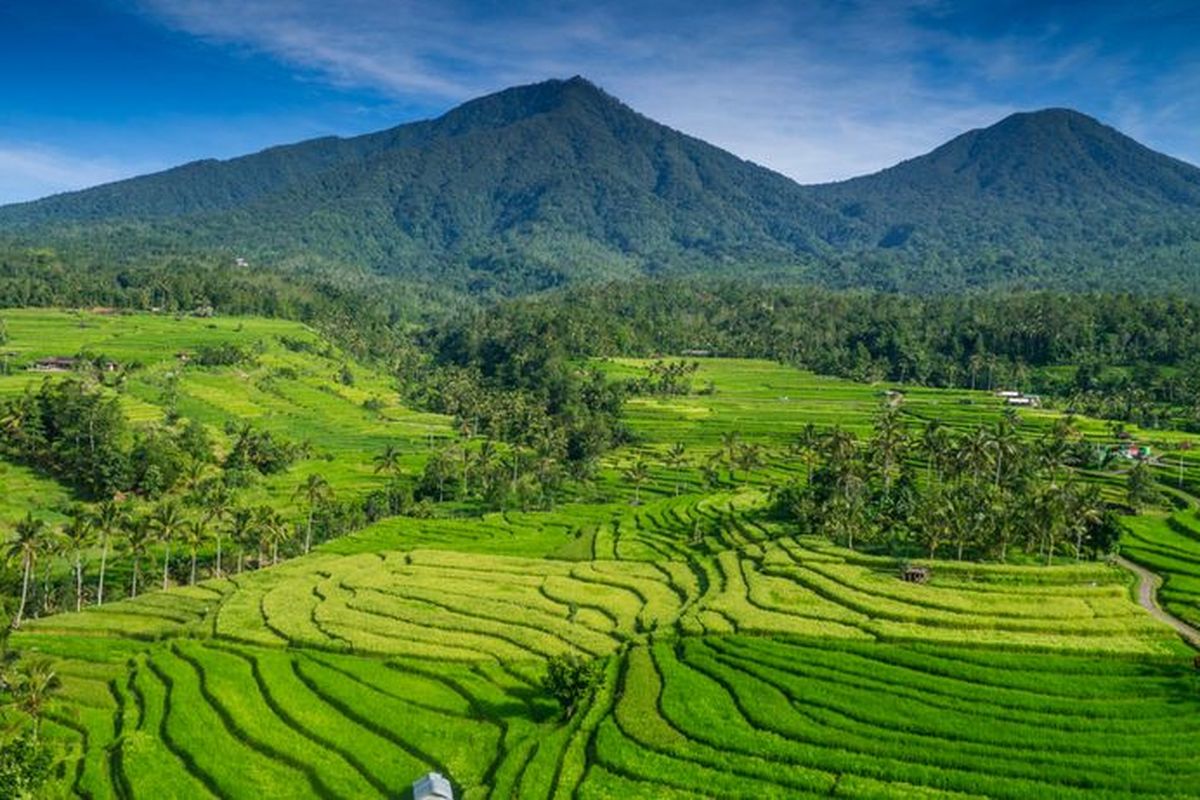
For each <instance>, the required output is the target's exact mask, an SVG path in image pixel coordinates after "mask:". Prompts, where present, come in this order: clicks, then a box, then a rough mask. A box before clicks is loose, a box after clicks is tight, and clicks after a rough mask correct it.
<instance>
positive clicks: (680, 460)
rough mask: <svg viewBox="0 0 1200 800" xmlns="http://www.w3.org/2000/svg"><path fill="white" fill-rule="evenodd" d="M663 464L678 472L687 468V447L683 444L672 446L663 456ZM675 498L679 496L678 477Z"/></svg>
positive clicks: (676, 478)
mask: <svg viewBox="0 0 1200 800" xmlns="http://www.w3.org/2000/svg"><path fill="white" fill-rule="evenodd" d="M663 464H665V465H666V467H667V468H668V469H672V470H676V471H678V470H680V469H682V468H684V467H686V466H687V464H688V457H687V446H686V445H685V444H684V443H683V442H676V443H675V444H673V445H671V447H670V448H668V450H667V452H666V453H664V454H663ZM675 496H676V497H678V496H679V476H678V475H676V477H675Z"/></svg>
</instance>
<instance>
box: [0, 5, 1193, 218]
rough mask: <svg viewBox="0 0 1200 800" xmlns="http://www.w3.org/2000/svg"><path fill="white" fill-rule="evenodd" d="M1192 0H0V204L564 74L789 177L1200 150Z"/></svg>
mask: <svg viewBox="0 0 1200 800" xmlns="http://www.w3.org/2000/svg"><path fill="white" fill-rule="evenodd" d="M1197 31H1200V4H1198V3H1195V2H1194V0H1193V2H1177V1H1175V0H1172V1H1170V2H1155V1H1154V0H1148V1H1146V2H1138V3H1132V2H1123V3H1109V2H1003V1H1002V0H996V1H995V2H953V3H952V2H942V1H941V0H912V1H911V2H884V1H883V0H860V1H859V2H758V0H745V1H744V2H710V1H708V0H692V1H691V2H674V1H673V0H670V1H668V2H655V0H640V1H638V2H608V3H605V2H597V0H592V1H591V2H573V1H572V0H567V2H557V3H546V2H525V1H524V0H510V1H509V2H500V1H498V0H475V2H466V1H464V0H440V2H426V0H0V76H3V77H0V203H2V202H13V201H19V200H26V199H31V198H35V197H40V196H43V195H46V194H50V193H53V192H59V191H65V190H69V189H75V188H82V187H84V186H89V185H93V184H96V183H101V182H104V181H109V180H115V179H118V178H121V177H127V176H130V175H135V174H139V173H144V172H148V171H152V170H155V169H161V168H165V167H168V166H172V165H175V164H178V163H182V162H185V161H190V160H194V159H197V158H206V157H217V158H226V157H230V156H234V155H238V154H242V153H246V152H252V151H255V150H258V149H262V148H264V147H267V146H270V145H273V144H280V143H284V142H290V141H296V140H299V139H305V138H310V137H313V136H323V135H328V134H340V135H352V134H356V133H363V132H367V131H372V130H378V129H381V128H385V127H389V126H391V125H396V124H400V123H402V122H406V121H411V120H414V119H421V118H425V117H429V116H433V115H436V114H439V113H441V112H443V111H445V110H446V109H448V108H450V107H452V106H454V105H456V104H457V103H459V102H461V101H463V100H466V99H469V98H470V97H473V96H476V95H479V94H483V93H486V92H489V91H494V90H497V89H501V88H503V87H505V86H510V85H513V84H518V83H528V82H532V81H537V80H542V79H545V78H549V77H569V76H571V75H574V74H582V75H584V76H586V77H588V78H590V79H592V80H593V81H595V82H596V83H598V84H600V85H601V86H603V87H604V88H605V89H607V90H608V91H609V92H610V93H612V94H614V95H616V96H618V97H620V98H622V99H623V100H625V101H626V102H628V103H629V104H630V105H632V106H633V107H634V108H636V109H638V110H639V111H642V112H643V113H646V114H647V115H649V116H651V117H654V118H655V119H658V120H660V121H662V122H665V123H667V124H669V125H672V126H673V127H676V128H679V129H681V130H683V131H685V132H687V133H691V134H693V135H696V136H699V137H701V138H704V139H706V140H708V141H711V142H713V143H714V144H717V145H719V146H721V147H725V148H727V149H729V150H731V151H733V152H735V153H737V154H738V155H741V156H743V157H745V158H749V159H751V160H753V161H756V162H758V163H761V164H764V165H766V166H769V167H772V168H773V169H776V170H779V171H780V172H783V173H785V174H787V175H790V176H792V177H793V178H796V179H797V180H800V181H802V182H818V181H826V180H835V179H840V178H846V177H851V176H853V175H856V174H861V173H864V172H870V171H874V170H877V169H881V168H883V167H885V166H889V165H891V164H893V163H895V162H897V161H899V160H902V159H904V158H909V157H912V156H915V155H918V154H920V153H922V152H925V151H927V150H929V149H931V148H933V147H935V146H936V145H938V144H940V143H941V142H943V141H945V140H946V139H948V138H950V137H952V136H954V135H956V134H958V133H961V132H962V131H964V130H966V129H969V128H972V127H980V126H983V125H988V124H991V123H992V122H995V121H996V120H998V119H1000V118H1001V117H1003V116H1004V115H1005V114H1007V113H1010V112H1012V111H1016V110H1021V109H1032V108H1041V107H1046V106H1069V107H1072V108H1077V109H1079V110H1081V111H1084V112H1087V113H1089V114H1092V115H1094V116H1097V117H1099V118H1100V119H1102V120H1103V121H1105V122H1107V123H1109V124H1112V125H1115V126H1116V127H1118V128H1120V129H1121V130H1123V131H1125V132H1126V133H1129V134H1130V135H1132V136H1134V137H1135V138H1138V139H1139V140H1141V141H1142V142H1144V143H1146V144H1148V145H1150V146H1151V147H1154V148H1156V149H1159V150H1162V151H1164V152H1167V153H1170V154H1171V155H1174V156H1177V157H1179V158H1183V159H1185V160H1188V161H1191V162H1192V163H1200V44H1198V43H1197V42H1198V41H1200V40H1198V37H1197V36H1196V32H1197Z"/></svg>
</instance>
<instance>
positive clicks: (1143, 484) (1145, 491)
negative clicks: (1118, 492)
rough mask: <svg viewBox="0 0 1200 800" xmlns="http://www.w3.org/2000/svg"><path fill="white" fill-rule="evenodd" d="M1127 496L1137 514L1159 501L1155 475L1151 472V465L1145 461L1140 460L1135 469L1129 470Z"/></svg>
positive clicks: (1126, 486)
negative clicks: (1155, 486)
mask: <svg viewBox="0 0 1200 800" xmlns="http://www.w3.org/2000/svg"><path fill="white" fill-rule="evenodd" d="M1125 497H1126V499H1127V500H1128V501H1129V507H1130V508H1132V509H1133V511H1134V513H1135V514H1136V513H1137V512H1139V511H1141V510H1142V509H1143V508H1145V507H1146V506H1149V505H1154V504H1155V503H1157V502H1158V491H1157V490H1156V489H1155V488H1154V476H1153V475H1151V474H1150V467H1149V466H1148V465H1147V464H1146V462H1145V461H1138V462H1137V464H1135V465H1134V467H1133V469H1131V470H1129V477H1127V478H1126V479H1125Z"/></svg>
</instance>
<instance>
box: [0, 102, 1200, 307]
mask: <svg viewBox="0 0 1200 800" xmlns="http://www.w3.org/2000/svg"><path fill="white" fill-rule="evenodd" d="M0 234H2V235H4V236H5V237H6V238H7V239H9V240H10V241H15V242H16V243H18V244H19V245H22V246H26V245H28V246H41V245H45V244H54V245H56V246H58V247H60V248H64V249H65V251H67V252H71V251H74V252H78V253H83V252H86V254H87V257H88V258H90V259H92V260H100V261H105V260H108V261H113V260H115V261H123V260H134V259H143V258H145V257H147V256H148V255H149V256H152V257H163V256H164V254H170V253H189V252H190V253H199V252H206V253H213V252H216V253H220V254H224V257H225V258H227V259H229V260H232V259H233V258H235V257H249V258H250V259H252V261H254V262H255V263H263V264H272V265H283V264H294V263H305V262H307V263H312V262H316V263H320V264H326V265H333V266H335V267H340V268H360V267H367V268H369V269H372V270H375V271H378V272H381V273H384V274H388V275H393V276H400V277H404V278H408V279H415V280H420V281H431V282H436V283H439V284H442V285H446V286H453V287H454V288H456V289H458V290H461V291H470V292H501V293H508V294H514V293H515V294H519V293H524V292H528V291H534V290H538V289H543V288H546V287H549V286H554V285H558V284H561V283H566V282H572V281H580V280H586V279H591V278H613V277H616V278H622V277H631V276H635V275H642V274H663V273H676V274H721V275H727V274H728V272H729V270H730V268H731V266H732V267H733V268H735V269H736V270H737V271H738V272H739V273H741V274H742V275H744V276H749V275H765V276H774V277H783V278H786V279H790V280H809V281H819V282H823V283H826V284H830V285H835V286H873V287H880V288H887V289H915V290H921V291H930V290H952V289H958V288H963V287H969V286H986V285H997V284H1001V285H1003V284H1011V283H1021V284H1022V285H1028V284H1035V285H1044V286H1055V287H1060V288H1071V289H1080V288H1110V289H1128V288H1140V289H1145V288H1184V289H1189V290H1190V289H1192V288H1194V286H1195V285H1197V281H1196V278H1197V274H1196V270H1197V269H1198V268H1197V267H1196V266H1195V265H1196V264H1197V263H1200V259H1197V258H1196V255H1197V252H1200V245H1198V243H1200V170H1198V169H1196V168H1195V167H1192V166H1190V165H1187V164H1184V163H1182V162H1179V161H1176V160H1174V159H1171V158H1168V157H1166V156H1163V155H1161V154H1158V153H1155V152H1153V151H1150V150H1148V149H1146V148H1145V147H1142V146H1141V145H1139V144H1137V143H1136V142H1134V141H1133V140H1131V139H1129V138H1128V137H1125V136H1123V135H1122V134H1120V133H1118V132H1117V131H1115V130H1113V129H1112V128H1108V127H1106V126H1104V125H1101V124H1100V123H1098V122H1097V121H1096V120H1093V119H1091V118H1089V117H1086V116H1084V115H1082V114H1078V113H1076V112H1071V111H1065V110H1049V111H1042V112H1036V113H1032V114H1018V115H1014V116H1012V117H1009V118H1007V119H1005V120H1002V121H1001V122H999V123H997V124H996V125H994V126H992V127H990V128H987V129H984V130H980V131H971V132H969V133H966V134H963V135H962V136H960V137H957V138H956V139H954V140H952V141H951V142H949V143H947V144H946V145H943V146H942V147H940V148H938V149H936V150H934V151H933V152H932V153H929V154H927V155H924V156H921V157H919V158H915V159H913V160H911V161H907V162H905V163H903V164H900V165H898V166H896V167H893V168H891V169H889V170H885V171H883V172H881V173H878V174H876V175H871V176H865V177H862V178H856V179H853V180H850V181H846V182H842V183H838V184H830V185H823V186H800V185H798V184H796V183H794V182H793V181H791V180H789V179H787V178H785V177H783V176H781V175H778V174H776V173H773V172H771V171H769V170H766V169H763V168H761V167H758V166H756V165H754V164H751V163H749V162H746V161H743V160H741V159H738V158H737V157H735V156H733V155H731V154H729V153H727V152H724V151H722V150H720V149H718V148H715V147H712V146H711V145H708V144H705V143H704V142H701V141H699V140H697V139H694V138H692V137H689V136H686V135H684V134H682V133H679V132H677V131H674V130H672V129H670V128H667V127H665V126H662V125H660V124H658V123H655V122H654V121H652V120H650V119H648V118H646V117H644V116H642V115H640V114H638V113H636V112H635V111H633V110H632V109H630V108H628V107H627V106H625V105H624V104H622V103H621V102H620V101H618V100H617V99H615V98H613V97H611V96H609V95H607V94H606V93H604V92H603V91H602V90H601V89H599V88H597V87H596V86H594V85H593V84H591V83H589V82H587V81H586V80H583V79H581V78H573V79H570V80H566V81H547V82H544V83H540V84H534V85H531V86H523V87H517V88H513V89H508V90H505V91H503V92H499V93H497V94H494V95H490V96H487V97H483V98H480V99H477V100H473V101H471V102H468V103H465V104H463V105H462V106H460V107H458V108H456V109H453V110H452V111H450V112H448V113H447V114H445V115H444V116H442V117H439V118H437V119H435V120H430V121H426V122H419V123H413V124H407V125H401V126H399V127H396V128H392V129H390V130H386V131H382V132H379V133H374V134H369V135H366V136H360V137H356V138H352V139H338V138H325V139H317V140H313V141H308V142H302V143H299V144H294V145H289V146H285V147H277V148H272V149H270V150H267V151H264V152H262V153H258V154H254V155H249V156H245V157H242V158H236V159H232V160H229V161H201V162H196V163H194V164H188V165H185V166H182V167H178V168H176V169H173V170H168V171H166V172H163V173H158V174H155V175H150V176H145V177H141V178H134V179H131V180H126V181H121V182H118V183H114V184H109V185H106V186H101V187H97V188H94V189H88V190H85V191H81V192H74V193H70V194H65V195H59V196H55V197H51V198H47V199H45V200H40V201H37V202H33V203H25V204H20V205H15V206H8V207H5V208H2V209H0Z"/></svg>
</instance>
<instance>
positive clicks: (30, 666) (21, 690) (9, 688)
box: [0, 658, 62, 742]
mask: <svg viewBox="0 0 1200 800" xmlns="http://www.w3.org/2000/svg"><path fill="white" fill-rule="evenodd" d="M0 685H2V686H3V689H4V692H5V694H7V695H8V702H7V705H8V706H9V707H11V708H14V709H16V710H17V711H19V712H21V713H22V714H25V715H26V716H27V717H29V720H30V722H32V723H33V741H34V742H37V741H38V740H39V738H40V737H41V731H42V716H43V715H44V714H45V712H46V708H47V707H48V706H49V705H50V703H51V702H52V701H53V698H54V694H55V692H57V691H58V688H59V687H60V686H61V685H62V681H61V680H59V677H58V673H57V672H56V671H55V669H54V662H53V661H51V660H50V659H48V658H36V659H24V660H21V661H18V662H17V663H16V664H15V665H14V666H10V667H9V668H8V669H6V670H5V671H4V673H3V674H2V675H0Z"/></svg>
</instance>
